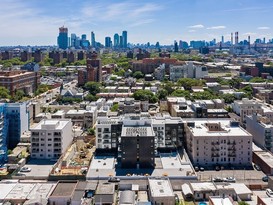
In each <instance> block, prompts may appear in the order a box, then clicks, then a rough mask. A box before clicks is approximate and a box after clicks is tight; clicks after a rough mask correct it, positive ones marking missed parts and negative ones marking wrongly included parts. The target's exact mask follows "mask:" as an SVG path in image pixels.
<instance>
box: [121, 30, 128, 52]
mask: <svg viewBox="0 0 273 205" xmlns="http://www.w3.org/2000/svg"><path fill="white" fill-rule="evenodd" d="M122 46H123V48H127V31H122Z"/></svg>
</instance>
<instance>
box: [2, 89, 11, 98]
mask: <svg viewBox="0 0 273 205" xmlns="http://www.w3.org/2000/svg"><path fill="white" fill-rule="evenodd" d="M0 98H1V99H10V95H9V90H8V89H7V88H5V87H2V86H0Z"/></svg>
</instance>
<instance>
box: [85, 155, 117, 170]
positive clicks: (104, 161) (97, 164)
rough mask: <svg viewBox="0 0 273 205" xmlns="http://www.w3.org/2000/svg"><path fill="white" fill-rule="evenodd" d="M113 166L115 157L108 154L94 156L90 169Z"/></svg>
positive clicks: (110, 167)
mask: <svg viewBox="0 0 273 205" xmlns="http://www.w3.org/2000/svg"><path fill="white" fill-rule="evenodd" d="M114 166H115V158H114V157H110V156H95V157H93V159H92V162H91V165H90V168H91V169H113V168H114Z"/></svg>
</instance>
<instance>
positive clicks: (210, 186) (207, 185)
mask: <svg viewBox="0 0 273 205" xmlns="http://www.w3.org/2000/svg"><path fill="white" fill-rule="evenodd" d="M190 186H191V188H192V190H193V191H197V192H198V191H207V190H211V191H216V186H215V185H214V183H212V182H200V183H190Z"/></svg>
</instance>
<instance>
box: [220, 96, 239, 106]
mask: <svg viewBox="0 0 273 205" xmlns="http://www.w3.org/2000/svg"><path fill="white" fill-rule="evenodd" d="M221 98H222V99H224V101H225V103H227V104H230V103H233V102H234V100H236V97H235V95H234V94H223V95H221Z"/></svg>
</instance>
